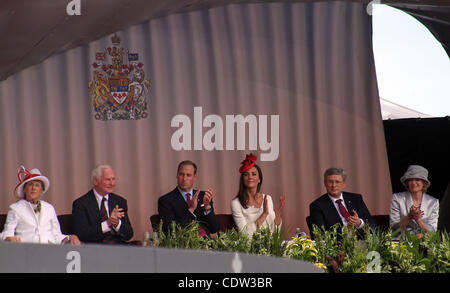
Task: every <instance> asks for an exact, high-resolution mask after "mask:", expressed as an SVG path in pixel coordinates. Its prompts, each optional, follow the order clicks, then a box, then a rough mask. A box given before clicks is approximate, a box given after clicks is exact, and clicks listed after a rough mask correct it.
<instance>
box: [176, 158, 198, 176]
mask: <svg viewBox="0 0 450 293" xmlns="http://www.w3.org/2000/svg"><path fill="white" fill-rule="evenodd" d="M185 165H191V166H192V167H194V175H196V174H197V165H195V163H194V162H192V161H190V160H185V161H182V162H180V163H179V164H178V169H177V173H178V172H179V171H180V168H181V167H183V166H185Z"/></svg>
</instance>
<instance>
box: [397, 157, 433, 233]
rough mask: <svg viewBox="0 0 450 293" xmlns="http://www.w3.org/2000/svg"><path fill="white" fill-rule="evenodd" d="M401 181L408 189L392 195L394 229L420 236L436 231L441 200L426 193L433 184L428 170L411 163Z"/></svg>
mask: <svg viewBox="0 0 450 293" xmlns="http://www.w3.org/2000/svg"><path fill="white" fill-rule="evenodd" d="M400 181H401V182H402V184H403V185H404V186H405V187H406V191H403V192H400V193H394V195H393V196H392V201H391V208H390V213H389V225H390V226H391V227H392V229H393V230H397V229H398V228H400V229H401V230H402V231H406V232H408V233H414V234H416V235H417V236H419V237H421V236H422V235H423V233H424V232H426V231H431V232H436V229H437V223H438V217H439V200H438V199H436V198H434V197H432V196H431V195H429V194H427V193H426V192H427V189H428V187H429V186H430V184H431V182H430V180H428V170H427V169H425V168H424V167H422V166H419V165H410V166H409V167H408V169H407V170H406V172H405V174H404V175H403V176H402V177H401V178H400Z"/></svg>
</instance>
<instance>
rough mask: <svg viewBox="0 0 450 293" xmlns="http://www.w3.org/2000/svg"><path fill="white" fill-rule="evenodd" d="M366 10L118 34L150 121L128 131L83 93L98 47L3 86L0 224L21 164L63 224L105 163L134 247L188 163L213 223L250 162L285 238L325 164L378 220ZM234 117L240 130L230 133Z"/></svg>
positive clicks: (381, 166) (382, 164)
mask: <svg viewBox="0 0 450 293" xmlns="http://www.w3.org/2000/svg"><path fill="white" fill-rule="evenodd" d="M365 9H366V7H365V5H362V4H359V3H348V2H331V3H330V2H321V3H271V4H238V5H227V6H223V7H218V8H213V9H205V10H201V11H194V12H189V13H183V14H173V15H170V16H167V17H162V18H156V19H153V20H150V21H148V22H146V23H143V24H141V25H137V26H133V27H130V28H127V29H124V30H123V31H120V32H117V35H118V36H119V37H121V46H122V47H125V48H130V51H133V52H137V53H139V61H141V62H142V63H143V64H144V67H143V69H144V70H145V73H146V76H145V78H146V79H148V80H150V91H149V95H148V117H147V118H145V119H140V120H112V121H102V120H96V119H94V110H93V101H92V99H91V97H90V96H89V90H88V84H89V81H91V80H92V79H93V77H92V74H93V67H92V64H93V63H94V62H95V58H96V52H99V51H103V50H104V49H105V48H106V47H108V46H111V39H110V36H109V37H106V38H103V39H100V40H97V41H95V42H92V43H90V44H88V45H86V46H83V47H79V48H76V49H73V50H70V51H67V52H65V53H63V54H60V55H57V56H55V57H51V58H49V59H47V60H45V61H43V62H42V63H40V64H38V65H36V66H33V67H31V68H28V69H26V70H23V71H22V72H20V73H18V74H16V75H14V76H11V77H10V78H8V79H7V80H6V81H3V82H1V83H0V138H1V144H0V162H1V166H2V167H1V169H0V172H1V176H0V192H1V193H0V194H1V196H0V213H6V212H7V210H8V206H9V205H10V204H11V203H13V202H14V201H15V200H16V198H15V197H14V195H13V189H14V187H15V186H16V184H17V171H16V170H17V168H18V167H19V165H21V164H23V165H25V166H26V167H27V168H39V169H40V170H41V171H42V172H43V174H45V175H46V176H48V177H49V179H50V181H51V184H50V189H49V192H48V193H47V194H45V195H44V197H43V199H44V200H46V201H49V202H50V203H52V204H53V205H54V206H55V208H56V211H57V213H58V214H67V213H71V207H72V202H73V200H75V199H76V198H78V197H79V196H81V195H82V194H84V193H86V192H87V191H88V190H89V189H90V188H91V186H92V183H91V179H90V172H91V169H93V168H94V167H95V166H96V165H97V164H101V163H108V164H110V165H112V166H113V167H114V169H115V171H116V177H117V186H116V192H117V193H118V194H120V195H122V196H124V197H125V198H126V199H127V200H128V206H129V215H130V220H131V222H132V225H133V227H134V229H135V235H134V239H142V234H143V232H144V231H145V230H147V229H149V227H150V225H149V223H150V222H149V217H150V215H152V214H154V213H157V199H158V197H159V196H161V195H163V194H165V193H166V192H168V191H170V190H171V189H173V188H174V187H175V185H176V167H177V164H178V163H179V162H180V161H181V160H185V159H190V160H193V161H195V162H196V163H197V165H198V168H199V170H198V180H197V184H196V187H198V188H201V189H206V188H208V187H211V188H212V189H213V190H214V203H215V209H216V213H231V209H230V202H231V200H232V199H233V197H234V196H235V195H236V193H237V190H238V182H239V175H240V174H239V172H238V168H239V166H240V162H241V161H242V160H243V159H244V158H245V155H246V154H248V153H250V152H252V153H255V154H257V155H258V159H259V160H258V164H259V165H260V166H261V168H262V171H263V175H264V182H263V185H262V191H263V192H265V193H268V194H271V195H272V196H273V197H274V200H275V202H276V201H277V199H278V198H279V196H280V195H281V194H283V193H285V194H286V196H287V204H286V206H285V208H284V213H283V223H284V226H285V227H287V228H289V233H290V234H291V233H292V232H293V231H294V229H295V227H300V228H301V229H302V230H303V231H308V229H307V226H306V221H305V217H306V216H307V215H308V214H309V203H310V202H311V201H313V200H314V199H315V198H317V197H318V196H320V195H321V194H323V193H324V192H325V188H324V187H323V172H324V170H325V169H326V168H328V167H330V166H339V167H343V168H344V169H345V170H346V171H347V173H348V179H347V190H348V191H352V192H357V193H361V194H363V197H364V200H365V202H366V203H367V205H368V208H369V210H370V211H371V213H372V214H386V213H388V210H389V203H390V199H391V192H392V191H391V182H390V178H389V169H388V162H387V155H386V147H385V141H384V132H383V125H382V120H381V114H380V104H379V99H378V91H377V84H376V77H375V70H374V61H373V53H372V42H371V38H372V29H371V17H370V16H369V15H367V13H366V10H365ZM177 115H178V116H177ZM239 115H242V117H241V116H239ZM239 117H241V118H244V119H246V120H245V121H247V126H246V127H245V129H243V128H241V130H239V126H236V125H237V124H239V123H228V122H229V121H228V119H229V118H230V120H232V119H235V120H239ZM231 118H232V119H231ZM189 123H190V125H188V124H189ZM233 129H234V130H233ZM233 131H234V133H233ZM242 137H244V138H245V141H241V138H242ZM189 139H190V142H189ZM181 147H183V148H184V149H180V148H181ZM262 158H264V161H262V160H261V159H262Z"/></svg>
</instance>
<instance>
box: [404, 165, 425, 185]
mask: <svg viewBox="0 0 450 293" xmlns="http://www.w3.org/2000/svg"><path fill="white" fill-rule="evenodd" d="M413 178H415V179H422V180H424V181H425V182H427V183H428V186H430V185H431V182H430V180H428V170H427V169H425V168H424V167H422V166H419V165H410V166H408V169H407V170H406V172H405V174H403V176H402V177H401V178H400V181H401V182H402V184H403V185H404V186H407V183H406V181H407V180H408V179H413Z"/></svg>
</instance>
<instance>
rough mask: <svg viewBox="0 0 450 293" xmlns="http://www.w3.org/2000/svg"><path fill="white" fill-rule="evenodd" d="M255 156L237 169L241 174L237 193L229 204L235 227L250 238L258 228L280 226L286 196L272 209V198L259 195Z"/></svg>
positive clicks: (259, 171)
mask: <svg viewBox="0 0 450 293" xmlns="http://www.w3.org/2000/svg"><path fill="white" fill-rule="evenodd" d="M256 159H257V158H256V156H254V155H253V154H250V155H247V156H246V158H245V160H244V161H243V162H242V166H241V167H240V168H239V172H240V173H241V177H240V181H239V192H238V194H237V195H236V198H234V199H233V200H232V202H231V211H232V215H233V219H234V222H235V223H236V226H237V227H238V228H239V230H241V231H242V232H244V233H245V234H247V235H248V236H250V237H251V236H252V235H253V233H254V232H255V231H256V229H257V228H258V227H261V228H267V227H268V228H270V230H271V231H274V230H275V227H280V226H281V222H282V221H281V216H282V210H283V207H284V203H285V200H286V196H285V195H282V196H281V197H280V199H279V200H278V204H277V207H276V209H274V206H273V201H272V197H271V196H270V195H268V194H264V193H261V192H260V190H261V185H262V182H263V176H262V172H261V168H260V167H259V166H258V165H256V164H255V162H256Z"/></svg>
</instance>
